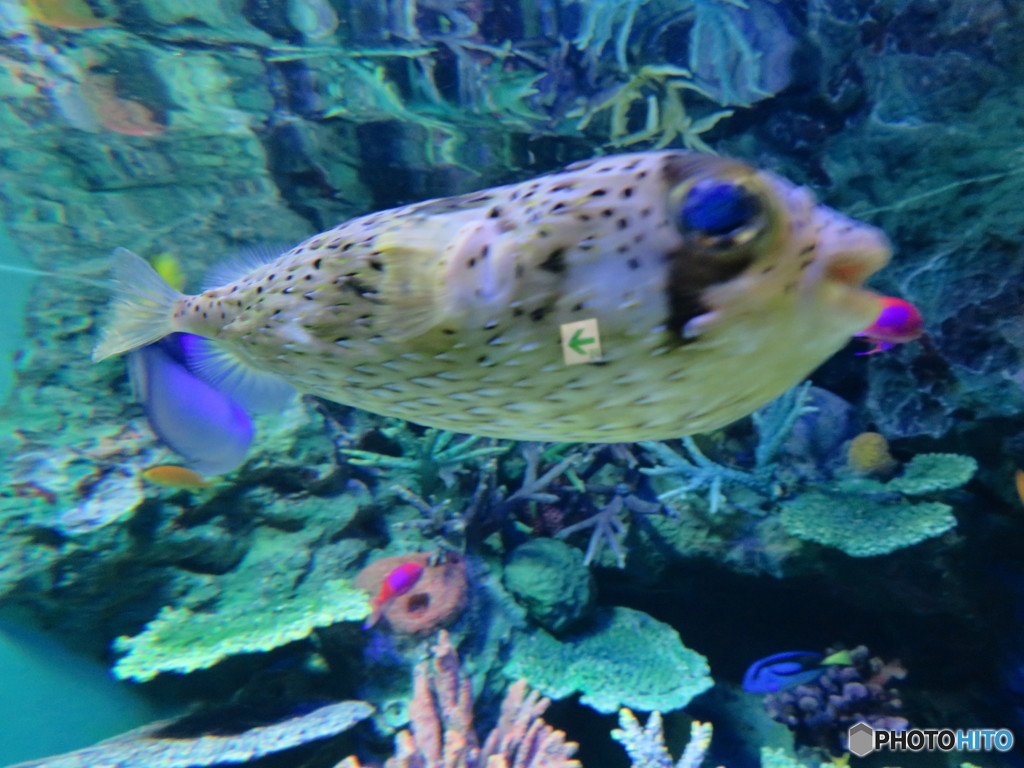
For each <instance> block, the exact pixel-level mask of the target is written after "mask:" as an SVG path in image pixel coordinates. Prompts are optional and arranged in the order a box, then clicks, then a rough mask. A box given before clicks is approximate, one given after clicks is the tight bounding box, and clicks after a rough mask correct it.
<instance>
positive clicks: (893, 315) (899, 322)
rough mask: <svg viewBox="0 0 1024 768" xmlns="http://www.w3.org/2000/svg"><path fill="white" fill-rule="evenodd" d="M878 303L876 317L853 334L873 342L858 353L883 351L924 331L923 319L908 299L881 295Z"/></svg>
mask: <svg viewBox="0 0 1024 768" xmlns="http://www.w3.org/2000/svg"><path fill="white" fill-rule="evenodd" d="M879 303H880V304H881V305H882V307H881V312H879V314H878V319H876V320H875V322H873V323H872V324H871V325H869V326H868V327H867V328H865V329H864V330H863V331H861V332H860V333H855V334H854V336H861V337H863V338H865V339H867V340H868V341H870V342H871V343H872V344H874V346H873V347H872V348H871V349H869V350H867V351H866V352H857V353H856V354H858V355H873V354H875V353H876V352H884V351H885V350H887V349H892V348H893V347H894V346H895V345H897V344H905V343H906V342H908V341H913V340H914V339H917V338H920V336H921V334H923V333H924V319H923V318H922V317H921V313H920V312H919V311H918V309H917V307H915V306H914V305H913V304H911V303H910V302H909V301H906V300H905V299H897V298H896V297H894V296H881V297H879Z"/></svg>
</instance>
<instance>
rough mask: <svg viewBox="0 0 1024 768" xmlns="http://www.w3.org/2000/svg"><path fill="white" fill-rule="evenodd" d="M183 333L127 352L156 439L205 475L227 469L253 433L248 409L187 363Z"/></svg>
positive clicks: (242, 455) (137, 392)
mask: <svg viewBox="0 0 1024 768" xmlns="http://www.w3.org/2000/svg"><path fill="white" fill-rule="evenodd" d="M189 341H191V339H189V338H188V334H172V335H171V336H168V337H166V338H164V339H161V340H160V341H158V342H157V343H155V344H150V345H149V346H145V347H141V348H139V349H137V350H136V351H135V352H133V353H132V358H131V365H130V373H131V379H132V385H133V387H134V389H135V396H136V399H137V400H138V401H139V402H140V403H142V405H143V406H144V407H145V409H146V417H147V419H148V420H149V425H150V427H152V429H153V431H154V432H155V433H156V435H157V437H158V438H160V441H161V442H163V443H164V444H165V445H166V446H167V447H168V448H170V449H171V450H173V451H174V452H175V453H177V454H179V455H180V456H181V457H182V458H184V459H185V460H186V461H187V462H188V464H189V466H190V467H191V468H192V469H194V470H196V471H197V472H201V473H203V474H207V475H219V474H223V473H224V472H229V471H231V470H232V469H234V468H235V467H237V466H238V465H239V464H241V463H242V460H243V459H244V458H245V454H246V452H247V451H248V449H249V444H250V443H251V442H252V438H253V424H252V419H251V418H249V414H248V413H246V411H245V409H244V408H242V406H241V405H239V404H238V403H237V402H235V400H233V399H232V398H231V397H229V396H228V395H226V394H224V393H223V392H221V391H219V390H218V389H215V388H214V387H213V386H211V385H210V384H208V383H206V382H205V381H203V380H202V379H200V378H198V377H197V376H195V375H194V374H193V373H192V372H191V371H190V370H189V368H188V360H187V353H188V350H187V343H188V342H189Z"/></svg>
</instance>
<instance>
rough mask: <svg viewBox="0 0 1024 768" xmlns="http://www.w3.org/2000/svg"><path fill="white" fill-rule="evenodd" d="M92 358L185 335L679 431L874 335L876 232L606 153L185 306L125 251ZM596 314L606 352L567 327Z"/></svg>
mask: <svg viewBox="0 0 1024 768" xmlns="http://www.w3.org/2000/svg"><path fill="white" fill-rule="evenodd" d="M122 254H123V256H122V258H121V260H120V263H119V265H118V267H117V270H116V272H117V279H118V283H119V286H120V295H119V297H118V298H117V299H116V300H115V304H114V314H113V318H112V323H111V325H110V326H109V328H108V329H107V330H106V332H105V335H104V337H103V338H102V340H101V342H100V343H99V345H98V346H97V348H96V350H95V353H94V358H95V359H97V360H98V359H102V358H105V357H107V356H109V355H113V354H116V353H119V352H124V351H127V350H129V349H132V348H134V347H137V346H140V345H143V344H146V343H150V342H153V341H155V340H156V339H159V338H160V337H162V336H165V335H167V334H169V333H172V332H176V331H181V332H188V333H192V334H197V335H199V336H203V337H206V338H208V339H211V340H213V342H214V343H215V345H216V346H217V347H218V348H219V349H220V350H221V352H222V353H223V354H225V355H228V356H230V357H231V358H233V359H234V360H235V361H236V362H237V363H238V364H239V365H240V366H241V367H242V368H245V369H249V370H250V371H258V372H261V373H263V374H273V375H275V376H277V377H280V378H281V379H283V380H285V381H286V382H288V383H289V384H291V385H293V386H294V387H295V388H297V389H298V390H300V391H302V392H306V393H311V394H314V395H319V396H321V397H324V398H327V399H329V400H333V401H336V402H339V403H344V404H348V405H353V406H357V407H359V408H364V409H367V410H370V411H375V412H377V413H381V414H386V415H390V416H397V417H401V418H404V419H408V420H410V421H413V422H417V423H419V424H424V425H429V426H436V427H443V428H445V429H450V430H454V431H458V432H468V433H473V434H479V435H487V436H493V437H504V438H512V439H521V440H547V441H587V442H625V441H636V440H642V439H667V438H673V437H679V436H681V435H686V434H691V433H695V432H702V431H706V430H710V429H713V428H717V427H720V426H722V425H725V424H727V423H729V422H731V421H734V420H735V419H738V418H740V417H742V416H744V415H746V414H749V413H751V412H752V411H754V410H755V409H757V408H759V407H760V406H762V405H763V404H765V403H766V402H768V401H769V400H771V399H773V398H775V397H777V396H778V395H779V394H781V393H782V392H784V391H785V390H786V389H788V388H789V387H791V386H792V385H794V384H796V383H797V382H799V381H801V380H802V379H803V378H804V377H806V376H807V374H808V373H809V372H810V371H811V370H812V369H813V368H815V367H816V366H817V365H819V364H820V363H821V362H822V361H824V360H825V359H826V358H827V357H829V356H830V355H832V354H833V353H834V352H836V351H837V350H838V349H840V348H841V347H842V346H843V345H844V344H846V342H847V341H848V340H849V338H850V336H851V335H852V334H853V333H855V332H857V331H860V330H862V329H863V328H865V327H866V326H868V325H870V324H871V323H872V322H873V321H874V319H875V317H876V316H877V315H878V312H879V304H878V296H877V295H875V294H873V293H871V292H869V291H867V290H864V289H863V288H861V284H862V283H863V281H864V280H865V279H866V278H867V277H868V276H869V275H871V274H872V273H874V272H875V271H876V270H878V269H879V268H880V267H882V266H883V265H884V264H885V263H886V261H887V260H888V254H889V247H888V244H887V241H886V239H885V238H884V236H883V235H882V234H881V233H880V232H879V231H878V230H877V229H875V228H873V227H871V226H868V225H866V224H863V223H861V222H857V221H854V220H851V219H849V218H847V217H845V216H843V215H841V214H839V213H837V212H836V211H834V210H832V209H830V208H827V207H825V206H822V205H818V204H816V202H815V200H814V198H813V196H812V195H811V193H810V192H809V191H808V190H806V189H804V188H802V187H797V186H795V185H793V184H791V183H789V182H787V181H786V180H784V179H782V178H779V177H777V176H775V175H773V174H771V173H768V172H764V171H758V170H755V169H753V168H750V167H748V166H746V165H744V164H742V163H740V162H737V161H733V160H727V159H723V158H719V157H711V156H706V155H700V154H695V153H691V152H685V151H662V152H641V153H634V154H624V155H616V156H608V157H601V158H598V159H595V160H590V161H586V162H581V163H577V164H575V165H570V166H569V167H567V168H565V169H564V170H561V171H557V172H555V173H551V174H549V175H546V176H541V177H538V178H535V179H532V180H529V181H524V182H521V183H518V184H510V185H507V186H502V187H496V188H493V189H486V190H482V191H480V192H476V193H472V194H466V195H460V196H457V197H450V198H444V199H438V200H431V201H427V202H423V203H418V204H415V205H406V206H403V207H400V208H394V209H391V210H386V211H381V212H378V213H373V214H370V215H367V216H363V217H360V218H357V219H353V220H351V221H348V222H345V223H343V224H340V225H338V226H337V227H335V228H334V229H331V230H328V231H326V232H323V233H321V234H318V235H315V236H314V237H311V238H309V239H308V240H306V241H305V242H303V243H301V244H299V245H298V246H296V247H295V248H293V249H292V250H290V251H288V252H287V253H284V254H282V255H281V256H279V257H278V258H277V259H276V260H274V261H272V262H270V263H268V264H265V265H263V266H260V267H258V268H255V269H253V270H252V271H251V272H249V273H248V274H245V275H244V276H240V277H238V278H237V279H233V280H229V281H228V282H227V283H226V284H224V285H220V286H218V287H215V288H211V289H209V290H206V291H204V292H203V293H200V294H198V295H194V296H186V295H182V294H180V293H177V292H176V291H174V290H173V289H171V288H169V287H168V286H167V285H166V284H164V283H163V281H162V279H161V278H159V276H158V275H156V274H155V273H154V272H153V271H152V270H151V269H150V268H149V267H148V265H146V263H145V262H144V261H143V260H142V259H140V258H139V257H136V256H134V255H133V254H130V253H129V252H127V251H122ZM591 319H593V320H596V321H597V328H598V334H599V339H600V346H601V350H602V358H601V359H600V360H599V361H598V362H592V363H586V364H577V365H569V364H567V362H566V359H565V357H564V356H563V348H562V338H561V333H560V328H561V326H562V325H563V324H566V323H574V322H576V321H581V320H591Z"/></svg>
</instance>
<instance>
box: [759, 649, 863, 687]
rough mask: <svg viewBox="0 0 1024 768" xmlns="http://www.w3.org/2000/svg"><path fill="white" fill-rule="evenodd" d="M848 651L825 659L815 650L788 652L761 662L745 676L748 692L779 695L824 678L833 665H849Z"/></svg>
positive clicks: (773, 655) (777, 654) (776, 654)
mask: <svg viewBox="0 0 1024 768" xmlns="http://www.w3.org/2000/svg"><path fill="white" fill-rule="evenodd" d="M849 663H850V654H849V652H848V651H839V652H837V653H833V654H832V655H830V656H822V655H821V654H820V653H814V652H813V651H785V652H783V653H775V654H772V655H771V656H766V657H765V658H763V659H758V660H757V661H755V662H754V663H753V664H751V665H750V667H749V668H748V669H747V672H746V674H745V675H743V690H744V691H746V692H747V693H778V692H779V691H785V690H787V689H789V688H795V687H796V686H798V685H803V684H804V683H809V682H811V681H812V680H817V679H818V678H819V677H821V674H822V672H824V671H825V669H824V668H825V667H826V666H828V665H830V664H849Z"/></svg>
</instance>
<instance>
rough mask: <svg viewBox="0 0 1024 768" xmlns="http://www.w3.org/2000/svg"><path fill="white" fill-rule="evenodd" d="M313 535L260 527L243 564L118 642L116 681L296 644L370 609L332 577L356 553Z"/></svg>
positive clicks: (355, 545)
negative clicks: (319, 630) (325, 543)
mask: <svg viewBox="0 0 1024 768" xmlns="http://www.w3.org/2000/svg"><path fill="white" fill-rule="evenodd" d="M317 536H318V533H317V532H316V531H310V532H307V531H299V532H296V533H292V534H286V533H283V532H281V531H268V530H264V531H261V532H260V533H258V534H257V535H256V536H255V537H254V541H253V544H252V545H251V547H250V549H249V552H248V553H247V554H246V556H245V559H244V560H243V561H242V562H241V564H239V566H237V567H236V568H235V569H234V570H233V571H231V572H229V573H227V574H225V575H224V576H220V577H215V578H208V579H199V580H197V585H196V586H195V587H193V588H192V589H191V590H190V591H189V593H188V594H187V595H186V597H185V598H184V599H183V600H182V601H181V602H180V603H179V604H178V605H174V606H165V607H164V608H163V609H161V611H160V612H159V614H158V615H157V616H156V618H154V619H153V620H152V621H150V622H149V624H147V625H146V627H145V629H144V630H143V631H142V632H141V633H140V634H138V635H135V636H134V637H124V636H123V637H119V638H118V639H117V640H116V641H115V642H114V648H115V650H117V651H120V652H123V653H124V654H125V655H124V656H123V657H122V658H121V659H120V660H118V662H117V663H116V664H115V665H114V670H113V671H114V675H115V676H116V677H119V678H122V679H128V678H130V679H132V680H139V681H143V680H149V679H150V678H152V677H155V676H156V675H157V674H159V673H160V672H179V673H186V672H191V671H193V670H196V669H204V668H206V667H209V666H212V665H213V664H216V663H217V662H218V661H220V660H221V659H224V658H226V657H228V656H233V655H236V654H241V653H255V652H258V651H266V650H269V649H271V648H277V647H278V646H281V645H285V644H286V643H291V642H294V641H296V640H301V639H303V638H305V637H307V636H308V635H309V634H310V633H311V632H312V631H313V630H314V629H315V628H317V627H326V626H329V625H331V624H336V623H338V622H342V621H357V620H359V619H362V618H364V617H365V616H366V615H367V614H368V613H369V612H370V606H369V600H368V597H367V595H366V594H365V593H364V592H363V591H362V590H359V589H356V588H355V587H354V586H352V584H350V582H348V581H347V580H344V579H339V578H337V575H338V572H339V571H340V570H343V569H345V568H347V567H348V564H349V562H350V561H352V560H354V559H355V558H356V557H357V556H358V555H359V554H360V552H361V551H362V548H363V545H362V543H361V542H351V541H349V540H342V541H340V542H338V543H337V544H334V545H330V546H322V545H321V546H320V548H319V549H316V554H315V556H314V554H313V552H314V548H315V547H317V542H318V538H317Z"/></svg>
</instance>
